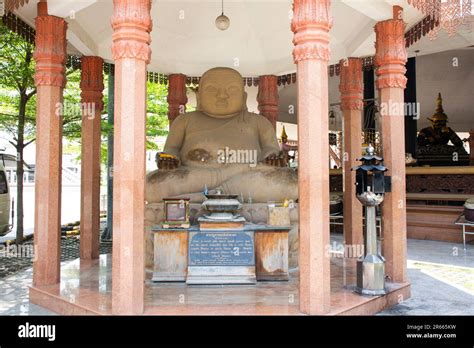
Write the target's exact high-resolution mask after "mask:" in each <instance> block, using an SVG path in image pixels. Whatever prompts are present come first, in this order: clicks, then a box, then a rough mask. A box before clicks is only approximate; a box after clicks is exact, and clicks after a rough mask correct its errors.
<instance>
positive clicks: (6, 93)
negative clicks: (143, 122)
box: [0, 23, 81, 244]
mask: <svg viewBox="0 0 474 348" xmlns="http://www.w3.org/2000/svg"><path fill="white" fill-rule="evenodd" d="M34 49H35V48H34V46H33V45H32V44H30V43H28V42H27V41H26V40H24V39H23V38H22V37H21V36H19V35H17V34H16V33H14V32H12V31H10V30H9V29H8V28H7V27H5V26H4V25H3V24H1V23H0V71H1V72H2V73H1V74H0V129H1V130H3V131H5V132H6V133H8V134H9V138H10V139H11V140H9V143H10V144H11V145H12V146H13V147H14V148H15V150H16V153H17V168H16V175H17V200H16V213H17V219H16V230H17V235H16V243H17V244H20V243H22V242H23V234H24V228H23V175H24V165H25V163H24V161H23V153H24V150H25V148H26V147H27V146H28V145H30V144H31V143H33V142H34V141H35V137H36V87H35V83H34V73H35V61H34V59H33V53H34ZM66 75H67V76H68V80H69V79H70V80H71V82H70V83H68V88H66V90H65V93H64V95H65V101H67V103H68V104H70V105H71V104H72V103H75V102H76V101H77V97H78V95H79V94H78V92H77V90H78V88H79V87H78V86H79V82H78V80H77V79H78V76H80V75H79V74H78V72H77V70H74V69H68V70H67V72H66ZM79 78H80V77H79ZM75 83H76V84H77V88H75V87H74V86H75ZM79 98H80V96H79ZM80 120H81V117H80V115H76V114H74V113H73V112H69V111H68V112H66V114H65V115H64V117H63V126H64V132H65V134H66V136H70V137H71V138H73V137H75V136H76V137H77V134H78V133H79V134H80V130H79V132H77V131H76V128H75V125H76V124H77V122H79V123H80Z"/></svg>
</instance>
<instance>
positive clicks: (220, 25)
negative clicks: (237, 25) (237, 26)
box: [216, 0, 230, 30]
mask: <svg viewBox="0 0 474 348" xmlns="http://www.w3.org/2000/svg"><path fill="white" fill-rule="evenodd" d="M229 26H230V19H229V17H227V16H226V15H225V14H224V0H222V13H221V15H220V16H219V17H217V18H216V27H217V29H219V30H227V29H228V28H229Z"/></svg>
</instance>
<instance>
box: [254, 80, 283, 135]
mask: <svg viewBox="0 0 474 348" xmlns="http://www.w3.org/2000/svg"><path fill="white" fill-rule="evenodd" d="M277 82H278V77H277V76H275V75H263V76H260V77H259V82H258V95H257V102H258V111H260V114H261V115H263V116H265V117H266V118H267V119H268V120H269V121H270V122H271V123H272V125H273V128H275V129H276V122H277V119H278V84H277Z"/></svg>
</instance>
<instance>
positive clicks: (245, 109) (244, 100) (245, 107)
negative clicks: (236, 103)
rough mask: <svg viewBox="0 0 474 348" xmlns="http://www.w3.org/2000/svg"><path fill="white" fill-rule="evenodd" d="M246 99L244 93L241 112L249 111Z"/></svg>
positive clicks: (245, 93)
mask: <svg viewBox="0 0 474 348" xmlns="http://www.w3.org/2000/svg"><path fill="white" fill-rule="evenodd" d="M247 97H248V95H247V92H245V91H244V98H243V101H242V103H243V105H242V110H243V111H249V109H248V107H247Z"/></svg>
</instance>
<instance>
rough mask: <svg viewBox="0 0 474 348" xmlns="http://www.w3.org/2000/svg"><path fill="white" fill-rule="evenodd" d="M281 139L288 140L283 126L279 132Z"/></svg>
mask: <svg viewBox="0 0 474 348" xmlns="http://www.w3.org/2000/svg"><path fill="white" fill-rule="evenodd" d="M281 139H282V140H283V139H288V135H287V134H286V129H285V126H283V130H282V131H281Z"/></svg>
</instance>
